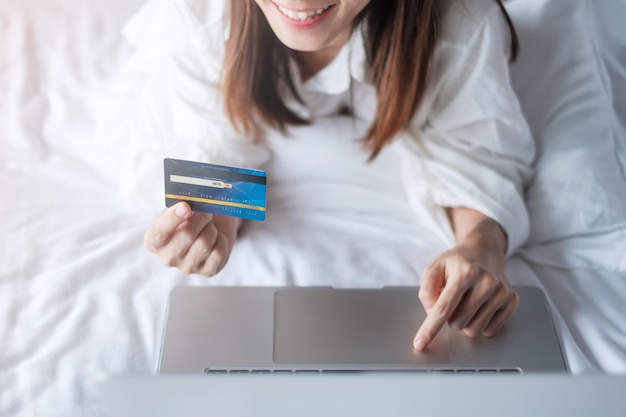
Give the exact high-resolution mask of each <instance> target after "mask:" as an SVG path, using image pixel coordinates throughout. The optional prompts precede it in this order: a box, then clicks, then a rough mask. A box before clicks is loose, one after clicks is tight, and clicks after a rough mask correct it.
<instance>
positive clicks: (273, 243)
mask: <svg viewBox="0 0 626 417" xmlns="http://www.w3.org/2000/svg"><path fill="white" fill-rule="evenodd" d="M140 3H141V1H140V0H132V1H129V0H111V1H107V2H101V1H97V0H49V1H47V2H40V1H36V0H21V1H20V2H16V1H14V0H0V190H2V200H0V219H1V221H0V415H2V416H31V415H35V416H40V415H41V416H57V415H58V416H70V415H88V416H92V415H99V409H98V406H97V404H96V402H95V399H96V396H97V384H98V381H99V379H100V378H102V377H106V376H108V375H111V374H116V373H126V372H154V370H155V369H156V366H157V360H158V352H159V343H160V337H161V329H162V324H163V318H164V311H165V305H166V300H167V295H168V292H169V290H170V289H172V288H173V287H175V286H177V285H183V284H189V285H335V286H340V287H347V286H350V287H379V286H383V285H407V284H408V285H414V284H418V283H419V276H420V273H421V271H422V269H423V268H424V267H425V266H426V265H427V264H428V263H429V261H430V260H431V259H432V258H433V257H434V256H435V255H436V254H437V253H439V252H440V251H441V250H443V249H444V248H445V247H446V245H447V244H449V242H446V241H445V239H444V238H442V237H438V236H441V235H440V234H437V233H433V232H432V231H430V230H429V228H430V227H431V225H430V224H429V219H428V218H425V217H424V218H421V217H416V216H411V215H409V213H407V211H406V209H405V206H404V205H403V204H401V201H400V196H401V194H400V191H399V190H397V189H394V188H393V187H387V188H385V187H383V185H382V184H381V183H378V184H377V183H376V181H381V180H384V176H383V177H381V176H380V175H376V173H377V172H378V173H379V174H380V173H381V172H383V173H384V172H389V171H388V170H389V169H391V168H390V167H392V166H393V161H394V159H393V158H394V156H393V148H391V149H390V150H388V151H387V152H386V153H385V154H384V155H383V158H381V159H380V160H379V161H378V162H377V165H375V166H374V167H366V166H365V164H363V163H361V162H360V160H357V159H354V162H353V163H351V164H348V165H345V164H339V163H338V162H339V161H338V160H337V161H335V160H334V159H332V158H328V157H326V156H325V155H320V154H319V153H315V152H312V151H311V149H312V144H313V141H314V140H316V139H317V138H319V132H316V131H312V130H310V129H308V130H307V129H303V130H302V131H300V133H301V135H300V136H301V137H300V139H298V140H293V141H291V142H289V145H288V146H285V147H284V148H283V149H284V150H283V151H282V152H283V154H282V156H281V155H278V156H279V157H278V158H276V161H275V164H276V165H275V166H274V167H273V169H275V170H276V172H277V173H280V172H282V173H283V175H277V176H274V177H270V178H271V179H270V181H271V183H270V189H269V190H270V191H269V193H270V194H269V195H270V201H269V203H271V211H270V213H269V214H268V220H267V221H266V222H264V223H253V224H250V225H249V226H248V227H247V228H246V229H245V231H244V233H243V234H242V237H241V240H240V241H239V242H238V243H237V245H236V248H235V251H234V253H233V255H232V257H231V260H230V262H229V264H228V266H227V268H226V269H225V270H224V271H223V273H221V274H220V276H218V277H216V278H214V279H212V280H207V279H204V278H202V277H197V276H184V275H183V274H182V273H180V272H179V271H177V270H174V269H167V268H165V267H163V266H162V265H161V264H160V261H159V260H158V259H157V258H156V257H155V256H153V255H150V254H149V253H147V252H146V251H145V250H144V249H143V247H142V237H143V232H144V230H145V229H146V227H147V225H148V224H149V222H150V221H151V219H152V213H149V212H146V210H144V209H142V208H141V207H139V206H137V205H136V204H135V203H133V202H132V201H128V200H125V199H123V198H122V197H121V195H120V193H119V191H118V189H117V188H115V186H114V185H113V184H112V182H111V181H110V180H109V179H108V178H105V177H102V176H101V174H99V173H100V172H103V170H100V169H94V167H95V166H98V165H99V164H105V163H106V161H102V160H100V159H99V155H98V154H97V152H96V151H95V150H94V148H93V147H92V146H91V143H90V137H91V128H92V120H93V109H94V103H93V100H92V98H93V96H94V92H95V90H96V87H97V85H98V80H100V79H101V78H102V77H104V76H105V75H106V74H108V73H110V72H111V71H113V70H114V69H115V68H116V67H117V66H118V65H119V63H120V62H121V61H122V60H123V58H124V57H125V56H126V55H127V52H128V51H127V50H126V48H125V46H124V45H122V44H121V43H120V39H121V38H120V36H119V34H118V31H119V28H120V27H121V25H122V23H123V22H124V21H125V20H126V19H127V18H128V17H129V16H130V14H131V13H132V12H133V11H134V10H136V9H137V7H138V6H139V5H140ZM603 4H606V3H603ZM607 13H608V12H607V11H606V10H605V9H603V10H602V11H601V13H600V12H599V13H597V14H590V18H591V17H593V16H597V15H601V16H604V17H603V18H606V14H607ZM606 33H608V32H607V31H605V34H606ZM611 39H613V38H612V37H607V38H606V40H603V42H604V43H602V45H603V51H607V52H606V53H607V54H608V58H607V60H608V61H607V62H609V63H610V64H611V66H610V68H612V70H611V71H610V74H611V76H612V77H613V78H610V79H611V80H613V81H612V83H611V84H610V85H611V88H613V90H612V92H613V94H614V96H615V97H623V96H624V95H623V94H622V95H621V96H620V94H619V93H620V92H622V93H623V92H624V91H623V86H624V80H623V78H621V77H620V76H619V74H620V70H619V68H624V66H620V65H621V64H619V61H615V57H616V56H618V55H614V54H611V53H610V51H612V50H614V49H615V48H617V49H618V50H621V51H623V49H619V44H618V43H615V44H612V43H611ZM621 56H622V57H623V56H626V54H622V55H621ZM622 63H623V62H622ZM616 74H617V75H616ZM621 74H623V73H621ZM620 86H621V87H620ZM615 105H616V108H621V109H623V108H624V103H623V101H619V100H616V101H615ZM620 106H621V107H620ZM622 114H623V113H622ZM622 121H623V119H622ZM328 123H329V124H332V123H334V122H333V121H332V120H330V121H328ZM326 128H328V126H327V127H326ZM342 129H349V127H347V126H343V127H342ZM336 146H337V148H336V152H347V153H350V152H355V146H354V144H353V143H351V142H349V141H345V142H339V143H337V144H336ZM298 152H307V155H309V156H310V158H311V159H310V160H309V161H308V163H309V165H308V166H305V165H302V164H293V163H291V160H290V159H289V156H290V155H293V154H294V153H298ZM316 163H318V164H322V166H324V168H325V169H324V174H323V175H320V176H319V177H318V179H317V180H315V181H314V180H311V179H310V175H307V170H308V169H310V167H311V166H315V164H316ZM278 165H280V166H278ZM366 168H367V169H366ZM335 174H336V175H335ZM340 174H341V175H340ZM292 179H297V181H293V180H292ZM339 179H341V181H338V180H339ZM367 184H373V185H372V186H371V187H369V188H368V187H366V186H365V185H367ZM381 190H382V191H384V192H385V193H387V196H386V200H387V201H388V202H389V204H385V205H384V206H382V205H381V206H380V207H370V208H369V209H367V207H369V206H367V205H363V204H361V202H363V201H369V200H371V198H372V194H373V193H376V192H378V191H381ZM319 192H324V193H325V195H326V196H328V197H329V198H326V199H324V200H322V201H320V199H316V198H312V196H313V195H314V193H319ZM375 201H378V202H380V201H379V200H375ZM355 207H366V209H361V210H358V211H355V209H354V208H355ZM294 208H297V209H296V210H294ZM378 210H385V215H382V216H381V215H379V214H377V213H378ZM363 225H365V227H363ZM390 231H392V232H390ZM600 238H601V237H600ZM609 238H610V237H609ZM593 243H594V240H591V241H590V242H589V248H588V249H589V250H593ZM555 244H556V243H555ZM531 249H532V248H531ZM533 250H535V251H537V250H539V249H538V248H534V249H533ZM529 253H530V254H531V255H532V252H529ZM507 272H508V276H509V278H510V280H511V281H512V282H513V283H515V284H529V285H537V286H540V287H542V288H544V289H545V290H546V291H547V294H548V296H549V299H550V304H551V306H552V311H553V314H554V318H555V322H556V325H557V330H558V333H559V335H560V337H561V339H562V342H563V346H564V350H565V354H566V356H567V359H568V363H569V366H570V368H571V370H572V371H573V372H575V373H586V372H610V373H625V372H626V320H625V318H626V314H625V313H624V308H623V306H624V304H625V300H626V273H625V272H624V269H621V270H620V269H619V268H617V267H616V268H615V269H613V270H608V269H606V268H602V267H600V266H598V267H595V268H588V269H582V268H564V267H558V268H557V267H554V266H546V265H543V266H542V265H539V263H538V262H533V261H532V256H530V258H529V257H528V256H526V257H525V258H523V257H521V256H516V257H515V258H513V259H511V261H510V262H509V266H508V270H507Z"/></svg>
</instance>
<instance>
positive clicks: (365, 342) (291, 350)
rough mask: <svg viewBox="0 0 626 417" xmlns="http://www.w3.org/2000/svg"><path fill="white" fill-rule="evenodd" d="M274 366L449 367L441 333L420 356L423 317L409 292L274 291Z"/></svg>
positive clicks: (414, 293) (444, 333)
mask: <svg viewBox="0 0 626 417" xmlns="http://www.w3.org/2000/svg"><path fill="white" fill-rule="evenodd" d="M275 309H276V311H275V322H274V362H276V363H277V364H308V365H315V364H319V365H324V364H333V365H359V364H364V365H403V364H406V365H411V364H413V365H421V364H447V363H450V361H451V360H450V343H449V340H448V335H447V329H444V330H443V331H442V332H440V333H439V335H438V336H437V337H436V338H435V340H434V341H433V342H432V343H431V344H430V345H429V346H428V349H427V350H426V351H425V352H416V351H415V350H414V349H413V337H414V336H415V333H416V332H417V329H418V328H419V326H420V324H421V323H422V321H423V320H424V317H425V313H424V310H423V309H422V306H421V304H420V303H419V300H418V298H417V290H411V289H377V290H367V289H365V290H360V289H345V290H344V289H330V288H324V289H313V288H312V289H307V290H305V291H302V290H300V291H289V290H284V291H277V292H276V299H275Z"/></svg>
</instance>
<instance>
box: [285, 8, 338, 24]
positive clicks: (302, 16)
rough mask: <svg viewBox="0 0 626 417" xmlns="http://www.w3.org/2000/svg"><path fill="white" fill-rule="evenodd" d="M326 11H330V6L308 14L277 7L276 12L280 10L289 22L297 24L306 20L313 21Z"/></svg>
mask: <svg viewBox="0 0 626 417" xmlns="http://www.w3.org/2000/svg"><path fill="white" fill-rule="evenodd" d="M328 9H330V6H327V7H324V8H323V9H317V10H311V11H308V12H296V11H293V10H289V9H286V8H284V7H283V6H278V10H280V11H281V12H282V13H283V14H284V15H285V16H287V17H288V18H290V19H291V20H296V21H298V22H306V21H307V20H312V19H315V18H316V17H317V16H319V15H321V14H323V13H324V12H325V11H326V10H328Z"/></svg>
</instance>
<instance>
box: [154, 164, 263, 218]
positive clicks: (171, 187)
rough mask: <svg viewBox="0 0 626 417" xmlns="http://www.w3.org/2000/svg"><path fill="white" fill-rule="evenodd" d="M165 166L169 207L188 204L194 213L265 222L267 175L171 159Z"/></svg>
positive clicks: (166, 201) (166, 200)
mask: <svg viewBox="0 0 626 417" xmlns="http://www.w3.org/2000/svg"><path fill="white" fill-rule="evenodd" d="M163 165H164V172H165V205H166V206H167V207H170V206H172V205H174V204H176V203H178V202H179V201H186V202H187V203H189V205H190V206H191V209H192V210H193V211H201V212H203V213H212V214H219V215H222V216H235V217H241V218H244V219H250V220H259V221H263V220H265V210H266V189H267V174H266V173H265V171H262V170H258V169H247V168H236V167H229V166H225V165H215V164H207V163H203V162H192V161H182V160H180V159H171V158H166V159H165V160H164V161H163Z"/></svg>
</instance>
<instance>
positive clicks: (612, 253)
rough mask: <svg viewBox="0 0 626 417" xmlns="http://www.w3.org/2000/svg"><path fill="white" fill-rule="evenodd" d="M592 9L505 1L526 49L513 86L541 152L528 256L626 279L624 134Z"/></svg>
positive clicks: (581, 4) (570, 2) (546, 1)
mask: <svg viewBox="0 0 626 417" xmlns="http://www.w3.org/2000/svg"><path fill="white" fill-rule="evenodd" d="M590 3H594V2H587V1H585V0H556V1H555V0H510V1H508V2H506V7H507V9H508V10H509V12H510V14H511V17H512V18H513V20H514V22H515V25H516V29H517V31H518V35H519V38H520V42H521V48H522V50H521V54H520V57H519V59H518V61H517V62H516V63H515V64H514V65H513V67H512V73H511V77H512V82H513V86H514V88H515V90H516V92H517V93H518V95H519V98H520V101H521V104H522V108H523V111H524V113H525V115H526V117H527V119H528V122H529V124H530V126H531V129H532V131H533V134H534V136H535V138H536V140H537V145H538V146H537V149H538V158H537V161H536V175H535V177H534V179H533V180H532V182H531V183H530V185H529V187H528V189H527V194H526V196H527V203H528V209H529V213H530V221H531V233H530V239H529V242H528V244H527V247H526V248H525V249H524V250H523V252H524V253H525V254H526V255H527V256H529V257H531V260H534V261H536V262H539V263H542V264H549V265H554V266H576V267H598V266H600V267H603V268H609V269H617V270H622V271H626V259H622V258H626V255H624V254H625V253H626V150H625V148H626V138H625V136H626V135H625V133H624V129H623V125H621V124H620V122H619V120H618V118H617V115H616V112H615V108H614V107H613V104H612V95H613V92H611V91H610V90H611V83H610V82H607V73H606V71H604V70H603V68H604V67H603V65H602V61H601V60H599V56H598V55H597V51H598V48H597V45H595V44H594V39H595V40H596V41H597V40H598V39H600V38H599V37H594V36H592V33H591V32H590V29H589V24H590V23H589V21H588V19H590V18H591V17H593V16H594V14H593V13H589V10H588V8H590V7H593V6H592V5H590ZM614 3H615V5H614V7H615V8H616V10H617V9H618V8H619V9H624V6H623V5H620V4H618V3H619V2H614ZM608 4H609V2H607V3H605V4H604V6H605V9H604V10H603V13H602V15H603V16H604V17H606V16H607V15H610V13H606V6H607V5H608ZM590 16H591V17H590ZM618 19H619V17H618V16H615V20H616V21H615V22H613V24H615V23H618V22H617V20H618ZM606 24H607V25H609V26H610V25H611V22H610V21H607V22H606ZM604 41H608V40H607V39H604ZM615 58H616V59H617V56H616V57H615ZM620 59H621V61H622V63H623V64H624V67H623V68H626V58H624V57H620ZM616 93H619V92H616ZM591 238H593V240H590V239H591Z"/></svg>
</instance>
